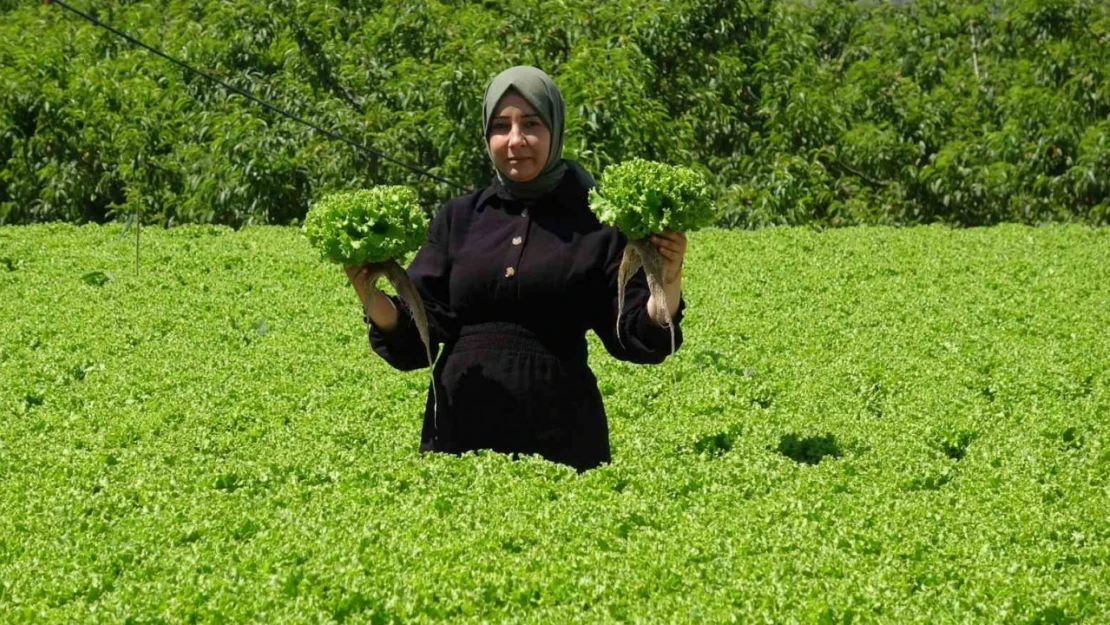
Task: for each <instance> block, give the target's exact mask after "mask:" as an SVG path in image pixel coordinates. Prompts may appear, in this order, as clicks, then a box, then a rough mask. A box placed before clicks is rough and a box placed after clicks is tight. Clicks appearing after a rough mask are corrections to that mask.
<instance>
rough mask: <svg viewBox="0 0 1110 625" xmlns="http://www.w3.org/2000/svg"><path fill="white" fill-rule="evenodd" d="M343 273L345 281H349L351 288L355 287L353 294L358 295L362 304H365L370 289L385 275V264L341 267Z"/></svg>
mask: <svg viewBox="0 0 1110 625" xmlns="http://www.w3.org/2000/svg"><path fill="white" fill-rule="evenodd" d="M343 271H345V272H346V273H347V279H348V280H350V281H351V286H353V287H355V293H358V297H359V299H361V300H362V302H363V304H365V303H367V301H368V299H369V295H370V293H371V289H375V288H376V287H375V286H374V285H375V284H377V282H378V278H380V277H382V276H383V275H385V263H370V264H367V265H362V266H359V265H343Z"/></svg>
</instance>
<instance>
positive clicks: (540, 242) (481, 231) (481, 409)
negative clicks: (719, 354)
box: [369, 175, 685, 470]
mask: <svg viewBox="0 0 1110 625" xmlns="http://www.w3.org/2000/svg"><path fill="white" fill-rule="evenodd" d="M503 195H504V193H503V191H502V190H501V189H500V187H499V186H498V184H497V182H496V181H495V182H494V183H493V184H492V185H491V186H489V187H487V188H486V189H484V190H481V191H476V192H474V193H470V194H467V195H463V196H460V197H457V198H454V199H453V200H451V201H449V202H447V204H445V205H444V206H443V207H442V208H441V209H440V211H439V212H438V214H437V215H436V217H435V218H434V219H433V220H432V223H431V225H430V227H429V229H428V238H427V242H426V243H425V244H424V246H423V247H422V248H421V249H420V251H419V252H417V254H416V258H415V259H414V260H413V262H412V264H411V265H410V266H409V268H408V275H409V277H410V278H411V279H412V281H413V283H414V284H415V285H416V288H417V289H418V290H419V292H420V295H421V296H422V297H423V299H424V304H425V307H426V308H427V311H428V322H429V326H430V328H429V331H430V333H431V337H432V344H433V345H432V349H433V357H435V355H436V353H437V352H438V351H439V347H440V345H442V346H443V353H442V354H441V355H439V357H438V359H437V360H436V366H435V369H434V372H435V374H434V380H435V384H436V389H437V390H438V392H439V408H438V412H436V411H434V410H433V402H432V395H431V393H430V392H429V395H428V402H427V405H426V408H425V411H424V427H423V431H422V434H421V446H420V448H421V450H422V451H431V450H436V451H444V452H450V453H461V452H465V451H470V450H475V449H492V450H495V451H499V452H506V453H536V454H540V455H542V456H543V457H545V458H547V459H549V460H552V461H554V462H561V463H564V464H568V465H570V466H573V467H575V468H577V469H579V470H585V469H589V468H592V467H595V466H597V465H599V464H601V463H603V462H608V461H609V459H610V456H609V430H608V425H607V423H606V419H605V409H604V407H603V406H602V401H601V394H600V392H599V391H598V388H597V379H596V378H595V377H594V375H593V372H592V371H590V368H589V366H588V364H587V360H586V331H587V330H593V331H594V332H595V333H597V335H598V337H600V339H601V341H602V343H603V344H604V345H605V348H606V349H607V350H608V351H609V353H610V354H612V355H613V356H614V357H616V358H618V359H620V360H625V361H629V362H635V363H643V364H653V363H659V362H662V361H663V359H664V358H666V357H667V356H668V355H669V354H670V350H671V342H670V334H669V332H668V331H667V329H666V328H665V327H662V326H660V325H659V324H658V323H656V322H655V321H653V320H652V319H651V318H650V317H649V316H648V314H647V309H646V303H647V301H648V297H649V293H648V288H647V280H646V278H645V276H644V273H643V270H640V271H639V272H638V273H637V274H636V275H635V276H634V277H633V279H632V281H631V282H630V283H629V286H628V289H627V290H626V293H625V307H624V312H623V315H622V317H621V335H620V341H619V342H618V340H617V337H616V333H615V325H616V310H617V268H618V267H619V265H620V261H621V254H622V252H623V250H624V246H625V237H624V235H622V234H621V233H620V231H618V230H617V229H615V228H612V227H610V226H606V225H603V224H601V223H600V222H598V220H597V218H596V217H595V216H594V215H593V213H592V212H591V211H590V209H589V205H588V203H587V190H586V189H585V188H583V187H582V186H581V184H580V183H579V182H578V181H577V179H576V178H575V176H572V175H567V176H565V177H564V179H563V181H562V182H561V183H560V184H559V186H558V187H557V188H556V189H555V190H553V191H552V192H551V193H548V194H547V195H545V196H543V197H542V198H540V199H538V200H536V201H535V202H530V203H528V204H527V205H526V204H524V203H521V202H518V201H515V200H511V199H507V198H506V197H503ZM394 303H395V304H396V305H397V307H398V312H399V313H400V315H399V319H398V326H397V327H396V328H395V329H394V330H392V331H390V332H382V331H381V330H380V329H379V328H377V327H374V326H371V327H370V330H369V335H370V346H371V347H372V348H373V350H374V351H375V352H377V353H378V354H379V355H380V356H381V357H382V358H384V359H385V360H386V362H388V363H389V364H390V365H392V366H393V367H395V368H397V369H400V370H403V371H408V370H412V369H419V368H421V367H426V366H427V364H428V361H427V356H426V355H425V352H424V345H423V343H421V341H420V337H419V335H418V333H417V331H416V326H415V324H414V323H413V321H412V316H411V315H410V314H409V313H408V312H407V311H406V309H405V308H404V307H403V306H402V305H400V303H399V302H398V301H397V300H396V298H394ZM684 308H685V303H684V302H682V301H680V302H679V312H678V314H677V315H676V316H675V319H674V328H675V342H676V346H677V345H680V344H681V343H682V332H681V329H680V326H679V322H680V321H681V319H682V310H683V309H684Z"/></svg>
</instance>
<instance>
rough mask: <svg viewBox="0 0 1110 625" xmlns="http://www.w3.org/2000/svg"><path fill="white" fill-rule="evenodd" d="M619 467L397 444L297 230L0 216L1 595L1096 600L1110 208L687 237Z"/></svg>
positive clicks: (1062, 606)
mask: <svg viewBox="0 0 1110 625" xmlns="http://www.w3.org/2000/svg"><path fill="white" fill-rule="evenodd" d="M690 245H691V247H690V253H689V256H688V259H687V260H688V262H687V268H688V271H687V275H688V278H687V281H686V282H687V284H686V288H687V294H686V297H687V301H688V304H689V310H688V316H687V318H686V321H685V322H684V330H685V332H686V343H685V345H684V346H683V347H682V349H680V350H679V352H678V354H677V355H676V356H675V357H674V358H673V359H671V360H669V361H668V362H666V363H664V364H663V365H660V366H658V367H637V366H633V365H627V364H624V363H619V362H616V361H614V360H612V359H611V358H610V357H609V356H608V355H607V354H606V353H605V352H604V350H602V349H600V345H599V343H598V342H597V341H596V340H593V339H591V348H592V352H591V362H592V365H593V366H594V368H595V371H596V373H597V376H598V379H599V381H600V385H601V389H602V393H603V395H604V397H605V401H606V406H607V409H608V412H609V417H610V428H611V439H612V444H613V454H614V462H613V464H611V465H608V466H605V467H602V468H600V469H597V470H594V471H590V472H587V473H585V474H582V475H577V474H575V473H574V472H573V471H572V470H570V469H566V468H563V467H560V466H556V465H553V464H550V463H547V462H545V461H542V460H539V459H535V458H525V459H523V460H520V461H517V462H513V461H510V460H509V459H507V458H505V457H503V456H499V455H495V454H489V453H481V454H478V455H470V456H465V457H462V458H456V457H451V456H445V455H421V454H419V453H418V452H417V444H418V431H419V427H420V415H421V411H422V407H423V404H424V399H425V393H426V385H427V373H426V372H420V371H415V372H410V373H400V372H397V371H394V370H393V369H390V368H389V367H388V366H387V365H385V364H384V363H383V362H382V361H381V360H380V359H378V358H377V357H376V356H375V355H374V354H373V353H372V352H370V350H369V349H368V345H367V340H366V334H365V327H364V325H363V322H362V319H361V313H360V310H359V307H358V301H357V298H356V296H355V294H354V291H353V290H352V289H351V288H350V286H349V285H347V283H346V281H345V278H344V277H343V275H342V272H341V271H340V270H339V269H338V268H336V267H334V266H331V265H326V264H324V263H323V262H321V261H319V260H318V259H317V256H316V254H315V253H314V252H313V251H312V250H311V249H310V248H309V246H308V244H307V242H306V241H305V240H304V238H303V236H302V235H301V234H300V232H299V231H298V230H296V229H293V228H279V227H259V228H247V229H244V230H241V231H233V230H230V229H227V228H223V227H214V226H211V227H210V226H185V227H180V228H175V229H171V230H155V229H149V230H144V231H143V234H142V258H141V266H140V268H141V272H140V274H139V276H137V277H136V276H135V273H134V266H133V263H134V249H133V239H132V236H131V233H129V232H128V233H123V236H121V231H120V227H119V226H118V225H113V226H85V227H77V226H71V225H58V224H50V225H36V226H26V227H6V228H0V621H3V622H28V623H32V622H33V623H51V622H54V623H73V622H134V623H149V622H188V621H205V622H221V621H237V622H242V621H255V622H266V623H272V622H282V621H295V622H330V621H338V622H371V623H388V622H424V621H431V620H440V619H445V620H451V621H454V622H479V621H489V622H519V623H566V622H589V623H594V622H610V621H614V622H615V621H628V622H644V623H657V622H679V623H684V622H690V623H703V622H708V623H712V622H726V621H730V620H735V621H739V622H800V623H839V622H853V623H858V622H888V623H907V622H923V623H924V622H928V623H947V622H984V623H1073V622H1085V623H1106V622H1110V573H1108V570H1107V565H1108V564H1110V521H1108V519H1110V479H1108V475H1110V434H1108V433H1107V431H1108V425H1110V330H1108V328H1110V230H1107V229H1092V228H1087V227H1080V226H1059V227H1047V228H1030V227H1020V226H1003V227H996V228H990V229H970V230H952V229H948V228H944V227H935V226H934V227H918V228H909V229H901V230H899V229H884V228H867V229H845V230H834V231H825V232H817V231H814V230H809V229H800V228H797V229H769V230H762V231H755V232H739V231H720V230H710V231H703V232H698V233H695V234H693V235H691V244H690Z"/></svg>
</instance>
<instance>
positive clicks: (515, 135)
mask: <svg viewBox="0 0 1110 625" xmlns="http://www.w3.org/2000/svg"><path fill="white" fill-rule="evenodd" d="M509 145H510V146H512V147H516V146H519V145H524V133H523V132H521V129H520V126H517V125H516V124H513V127H512V129H511V130H509Z"/></svg>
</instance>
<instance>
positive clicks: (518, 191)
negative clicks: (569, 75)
mask: <svg viewBox="0 0 1110 625" xmlns="http://www.w3.org/2000/svg"><path fill="white" fill-rule="evenodd" d="M510 89H511V90H514V91H516V92H517V93H519V94H520V96H521V97H523V98H524V99H525V100H526V101H527V102H528V104H530V105H532V108H534V109H536V114H538V115H539V116H540V120H541V121H543V124H544V125H545V126H547V129H548V130H549V131H550V132H551V150H550V151H549V152H548V154H547V163H546V164H545V165H544V168H543V169H542V170H541V171H540V173H539V174H538V175H537V176H536V177H535V178H533V179H531V180H528V181H526V182H517V181H515V180H512V179H511V178H508V177H507V176H505V175H504V174H502V173H501V172H500V171H499V170H498V169H497V167H496V165H494V171H496V172H497V180H498V181H499V182H500V183H501V187H502V188H503V189H504V190H505V191H506V192H507V193H508V194H509V196H510V197H512V198H513V199H518V200H534V199H537V198H539V197H540V196H542V195H543V194H545V193H548V192H550V191H551V190H553V189H554V188H555V187H557V186H559V183H560V182H562V180H563V176H564V175H565V174H566V173H567V172H568V171H570V172H572V173H573V175H574V176H575V177H577V178H578V181H579V183H580V184H582V185H583V186H585V187H586V188H590V187H593V186H594V184H595V183H594V179H593V177H592V176H590V174H589V173H588V172H587V171H586V170H585V169H583V168H582V166H581V165H579V164H578V163H576V162H574V161H572V160H569V159H564V158H563V123H564V114H565V110H566V106H565V104H564V103H563V95H562V94H561V93H559V88H558V87H556V86H555V81H553V80H551V77H550V76H548V75H547V74H545V73H544V72H543V71H542V70H540V69H538V68H536V67H531V66H529V65H518V66H516V67H510V68H509V69H507V70H505V71H503V72H501V73H500V74H498V75H497V76H495V77H494V79H493V80H492V81H490V84H489V86H487V87H486V94H485V96H484V98H483V105H482V134H483V135H484V136H485V138H486V153H487V154H489V157H490V161H491V162H493V153H492V152H490V151H489V126H490V122H491V121H492V120H493V116H494V114H495V113H496V112H497V104H498V102H500V101H501V98H503V97H505V94H506V93H508V92H509V90H510Z"/></svg>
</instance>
